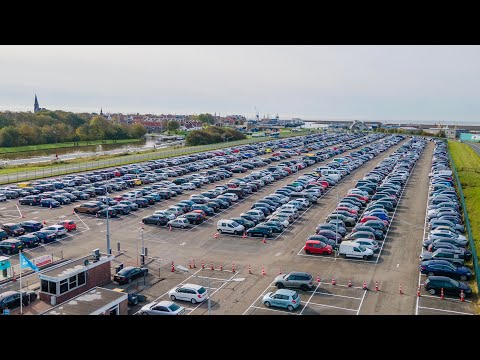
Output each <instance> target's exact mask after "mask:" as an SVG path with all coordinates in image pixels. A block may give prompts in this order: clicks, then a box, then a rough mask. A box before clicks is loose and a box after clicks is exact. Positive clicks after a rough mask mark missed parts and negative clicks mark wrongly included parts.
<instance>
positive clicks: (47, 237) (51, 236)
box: [32, 230, 57, 244]
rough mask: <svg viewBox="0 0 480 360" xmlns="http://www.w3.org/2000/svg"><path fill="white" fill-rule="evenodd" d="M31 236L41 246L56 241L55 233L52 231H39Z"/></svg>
mask: <svg viewBox="0 0 480 360" xmlns="http://www.w3.org/2000/svg"><path fill="white" fill-rule="evenodd" d="M32 234H33V235H36V236H37V237H38V238H39V239H40V242H41V243H42V244H47V243H50V242H52V241H55V240H56V239H57V233H56V232H55V231H53V230H40V231H36V232H34V233H32Z"/></svg>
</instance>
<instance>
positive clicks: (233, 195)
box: [223, 192, 238, 202]
mask: <svg viewBox="0 0 480 360" xmlns="http://www.w3.org/2000/svg"><path fill="white" fill-rule="evenodd" d="M223 196H228V197H229V198H230V199H232V201H233V202H235V201H238V196H237V195H235V194H232V193H227V192H226V193H224V194H223Z"/></svg>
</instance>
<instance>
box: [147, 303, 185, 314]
mask: <svg viewBox="0 0 480 360" xmlns="http://www.w3.org/2000/svg"><path fill="white" fill-rule="evenodd" d="M140 314H141V315H183V314H185V308H184V307H183V306H179V305H177V304H175V303H174V302H172V301H168V300H163V301H159V302H155V301H154V302H151V303H149V304H147V305H144V306H143V307H142V309H141V310H140Z"/></svg>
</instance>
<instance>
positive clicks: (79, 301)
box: [41, 286, 128, 315]
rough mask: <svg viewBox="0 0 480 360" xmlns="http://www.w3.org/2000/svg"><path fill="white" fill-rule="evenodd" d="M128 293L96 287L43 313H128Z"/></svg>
mask: <svg viewBox="0 0 480 360" xmlns="http://www.w3.org/2000/svg"><path fill="white" fill-rule="evenodd" d="M127 314H128V294H127V293H123V292H118V291H115V290H109V289H105V288H101V287H98V286H97V287H94V288H93V289H90V290H88V291H86V292H84V293H82V294H80V295H77V296H75V297H73V298H71V299H70V300H68V301H65V302H64V303H61V304H59V305H57V306H54V307H52V308H50V309H48V310H47V311H45V312H43V313H42V314H41V315H127Z"/></svg>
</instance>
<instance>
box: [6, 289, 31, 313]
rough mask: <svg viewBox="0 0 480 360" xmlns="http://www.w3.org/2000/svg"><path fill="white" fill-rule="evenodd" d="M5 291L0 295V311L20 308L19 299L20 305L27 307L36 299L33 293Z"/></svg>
mask: <svg viewBox="0 0 480 360" xmlns="http://www.w3.org/2000/svg"><path fill="white" fill-rule="evenodd" d="M21 295H22V296H20V291H6V292H4V293H1V294H0V310H1V311H3V309H15V308H17V307H19V306H20V298H22V305H23V306H27V305H28V304H30V303H31V302H32V301H34V300H35V299H36V298H37V294H36V293H35V292H34V291H22V294H21Z"/></svg>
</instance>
